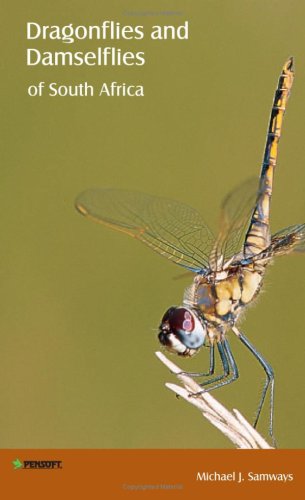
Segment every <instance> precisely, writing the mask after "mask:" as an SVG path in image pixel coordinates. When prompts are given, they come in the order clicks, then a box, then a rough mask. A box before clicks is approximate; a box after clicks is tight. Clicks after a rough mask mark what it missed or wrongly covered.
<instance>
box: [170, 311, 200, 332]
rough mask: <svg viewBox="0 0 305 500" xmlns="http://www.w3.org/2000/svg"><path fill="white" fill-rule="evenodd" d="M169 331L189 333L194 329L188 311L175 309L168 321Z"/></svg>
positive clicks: (191, 316) (191, 317)
mask: <svg viewBox="0 0 305 500" xmlns="http://www.w3.org/2000/svg"><path fill="white" fill-rule="evenodd" d="M169 324H170V326H171V330H173V331H175V330H176V331H177V330H182V331H184V332H186V333H191V332H192V331H193V330H194V328H195V319H194V317H193V315H192V313H191V312H190V311H188V310H187V309H185V308H184V307H180V308H179V309H176V310H175V311H174V312H173V313H172V315H171V318H170V319H169Z"/></svg>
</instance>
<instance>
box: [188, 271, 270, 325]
mask: <svg viewBox="0 0 305 500" xmlns="http://www.w3.org/2000/svg"><path fill="white" fill-rule="evenodd" d="M262 280H263V271H262V270H261V269H259V270H258V269H257V268H254V267H251V266H247V267H244V266H239V267H236V268H234V269H230V270H227V271H221V272H215V273H211V274H210V275H208V276H199V275H198V276H196V277H195V279H194V282H193V284H192V285H191V286H190V287H188V288H187V289H186V290H185V293H184V300H183V304H184V305H185V306H186V307H190V308H192V309H194V310H196V311H197V313H198V315H200V316H201V317H202V319H203V320H205V321H206V323H207V325H208V326H212V327H213V328H215V327H217V326H219V329H220V330H221V331H226V330H228V329H230V328H231V327H232V326H233V325H234V324H235V323H236V321H237V320H238V318H239V316H240V314H241V313H242V312H243V310H244V308H245V307H246V306H247V305H248V304H250V303H251V302H252V301H253V300H254V299H255V298H256V297H257V295H258V293H259V291H260V289H261V286H262Z"/></svg>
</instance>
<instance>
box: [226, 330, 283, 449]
mask: <svg viewBox="0 0 305 500" xmlns="http://www.w3.org/2000/svg"><path fill="white" fill-rule="evenodd" d="M232 330H233V332H234V333H235V335H237V337H238V338H239V339H240V340H241V342H242V343H243V344H244V345H245V346H246V347H247V348H248V349H249V351H250V352H251V353H252V354H253V355H254V356H255V358H256V359H257V360H258V362H259V363H260V365H261V366H262V367H263V369H264V371H265V373H266V380H265V384H264V387H263V390H262V394H261V399H260V402H259V405H258V409H257V411H256V415H255V420H254V424H253V427H254V428H255V427H256V426H257V423H258V420H259V417H260V414H261V411H262V408H263V405H264V402H265V399H266V395H267V391H268V388H269V386H270V415H269V434H270V436H271V438H272V439H273V442H274V443H275V439H274V435H273V408H274V372H273V369H272V367H271V365H270V364H269V363H268V362H267V361H266V360H265V359H264V358H263V356H262V355H261V354H260V353H259V352H258V351H257V350H256V348H255V347H254V346H253V345H252V344H251V342H249V340H248V339H247V337H246V336H245V335H244V334H243V333H242V332H240V331H239V330H238V329H237V328H236V327H233V328H232Z"/></svg>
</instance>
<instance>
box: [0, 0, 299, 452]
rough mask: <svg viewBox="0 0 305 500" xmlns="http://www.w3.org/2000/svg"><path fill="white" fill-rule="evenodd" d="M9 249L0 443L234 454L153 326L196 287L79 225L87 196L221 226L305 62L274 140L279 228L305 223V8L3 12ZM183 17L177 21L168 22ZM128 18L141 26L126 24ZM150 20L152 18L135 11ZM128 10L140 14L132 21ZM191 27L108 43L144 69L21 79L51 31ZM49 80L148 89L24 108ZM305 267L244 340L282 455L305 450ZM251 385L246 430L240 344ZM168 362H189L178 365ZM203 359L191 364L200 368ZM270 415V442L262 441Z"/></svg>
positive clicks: (271, 294)
mask: <svg viewBox="0 0 305 500" xmlns="http://www.w3.org/2000/svg"><path fill="white" fill-rule="evenodd" d="M4 7H5V15H4V16H3V15H2V23H3V27H2V35H4V40H3V42H2V49H3V54H2V58H1V68H2V93H1V101H2V120H1V122H2V127H3V131H2V134H1V138H2V152H3V154H2V158H3V160H2V162H1V164H2V167H1V196H0V199H1V242H2V243H1V246H0V252H1V256H0V259H1V260H0V263H1V264H0V276H1V280H0V303H1V309H0V323H1V325H0V332H1V333H0V398H1V412H0V442H1V446H2V447H4V448H6V447H8V448H10V447H31V448H36V447H37V448H42V447H54V448H55V447H59V448H118V447H128V448H142V447H143V448H150V447H151V448H163V447H164V448H175V447H176V448H184V447H187V448H223V447H230V443H229V442H228V441H227V440H226V439H225V438H224V437H223V436H222V435H221V434H220V433H219V432H218V431H217V430H215V429H214V428H213V427H211V425H210V424H208V423H207V422H206V421H204V420H203V419H202V417H201V415H200V413H199V412H197V411H196V410H195V409H194V408H192V407H190V406H189V405H187V404H185V403H184V402H183V401H180V400H177V399H176V398H175V397H174V395H173V394H172V393H170V392H169V391H168V390H167V389H166V388H165V387H164V383H165V382H166V381H173V380H174V378H173V376H172V375H171V374H170V373H168V372H167V370H166V369H165V367H164V366H163V365H161V363H160V362H159V361H158V360H157V359H156V357H155V355H154V351H155V350H157V349H159V345H158V342H157V339H156V329H157V327H158V324H159V321H160V318H161V316H162V314H163V313H164V311H165V310H166V309H167V307H169V306H170V305H172V304H177V303H179V302H180V301H181V298H182V294H183V289H184V287H185V286H187V285H188V284H189V279H188V278H186V279H184V280H183V279H182V280H180V281H175V280H174V278H175V277H176V276H177V275H178V274H179V273H180V269H179V268H178V267H175V266H173V265H172V264H170V263H168V262H167V261H166V260H165V259H162V258H160V257H158V256H157V255H154V254H153V252H150V251H149V250H148V249H146V248H145V247H144V246H142V245H141V244H138V243H137V242H135V241H133V240H132V239H128V238H127V237H125V236H124V235H121V234H119V233H115V232H112V231H109V230H107V229H106V228H103V227H99V226H97V225H95V224H93V223H89V222H88V221H86V220H85V219H83V218H82V217H81V216H80V215H79V214H78V213H77V212H76V211H75V209H74V207H73V202H74V198H75V196H76V195H77V194H78V193H79V192H80V191H82V190H83V189H85V188H87V187H94V186H101V187H103V186H105V187H117V188H128V189H136V190H140V191H144V192H148V193H152V194H156V195H160V196H167V197H172V198H176V199H178V200H183V201H185V202H187V203H189V204H191V205H193V206H194V207H196V208H197V209H199V210H201V211H202V212H203V214H204V217H205V219H206V220H208V221H210V222H211V225H212V226H213V225H215V223H216V221H217V213H218V207H219V204H220V201H221V199H222V198H223V197H224V196H225V194H226V193H227V191H228V190H229V189H231V188H232V187H233V186H234V185H236V184H238V183H239V182H241V181H242V180H243V179H245V178H247V177H249V176H251V175H257V174H258V172H259V169H260V163H261V158H262V151H263V146H264V141H265V133H266V128H267V121H268V117H269V112H270V106H271V102H272V97H273V91H274V89H275V86H276V83H277V78H278V75H279V73H280V70H281V67H282V65H283V63H284V62H285V60H286V58H287V57H288V56H290V55H294V56H295V59H296V80H295V84H294V88H293V94H292V97H291V100H290V102H289V107H288V108H289V109H288V112H287V115H286V119H285V123H284V133H283V137H282V140H281V147H280V157H279V168H278V171H277V176H276V185H275V188H276V189H275V192H274V198H273V212H272V222H273V228H274V230H277V229H279V228H281V227H283V226H286V225H289V224H293V223H299V222H304V221H305V200H304V187H305V167H304V158H305V141H304V140H302V139H301V138H302V137H303V136H304V134H305V122H304V115H305V32H304V18H305V4H304V3H303V2H300V1H297V0H294V1H290V2H286V1H284V0H282V1H280V0H278V1H275V0H270V1H268V2H266V1H263V0H256V1H255V2H250V1H245V0H231V1H218V0H214V1H206V0H204V1H201V0H200V1H199V0H198V1H193V2H188V1H186V0H184V1H182V0H175V1H173V0H168V1H167V2H164V1H162V2H161V1H147V2H143V1H131V2H129V1H128V2H126V1H119V0H117V1H114V2H111V3H110V2H109V1H107V2H106V1H100V0H99V1H97V0H86V2H83V1H77V0H75V1H73V2H70V1H69V2H68V1H58V0H55V1H53V2H52V3H46V2H41V1H34V0H29V1H28V2H26V3H20V2H17V1H14V0H13V1H10V2H7V1H5V2H4ZM165 9H166V11H175V12H176V14H172V15H166V14H162V11H164V10H165ZM131 11H133V12H134V15H130V12H131ZM141 12H142V15H141V14H140V13H141ZM128 13H129V14H128ZM105 19H110V20H115V21H119V22H120V23H121V24H132V25H137V24H140V25H144V28H145V32H146V33H149V29H150V27H151V26H152V25H154V24H162V25H163V24H175V25H179V24H182V23H183V22H184V21H185V20H188V21H189V24H190V37H189V40H188V41H179V40H176V41H163V42H160V41H159V42H158V41H155V42H151V41H150V39H149V37H148V36H146V38H145V39H144V40H141V41H138V42H126V41H125V42H111V43H108V45H112V46H117V47H120V48H122V49H123V50H124V49H125V50H136V51H137V50H144V51H145V56H146V64H145V66H143V67H131V68H127V67H114V68H111V67H108V68H103V67H91V68H90V67H83V68H82V67H79V68H77V67H72V68H71V67H68V68H61V67H59V68H55V67H41V66H39V67H30V68H28V67H26V64H25V51H26V47H30V46H33V47H37V48H39V47H40V48H41V50H76V49H77V48H78V50H92V49H94V48H95V47H97V46H99V45H101V46H102V45H106V44H103V42H101V43H98V42H90V41H89V42H79V43H78V44H74V45H68V44H62V43H60V42H53V43H50V42H48V41H38V42H35V43H33V42H32V43H30V42H27V41H26V36H25V26H26V22H27V21H35V22H38V23H40V24H47V25H51V24H56V25H65V24H69V23H71V22H72V23H74V24H75V25H78V24H81V25H89V24H100V23H101V22H102V21H103V20H105ZM39 81H45V82H47V83H49V82H60V83H63V84H69V83H70V84H71V83H72V84H73V83H79V82H83V81H88V83H91V84H93V85H97V86H98V85H99V84H100V83H102V82H111V81H118V82H127V83H143V84H144V86H145V94H146V95H145V97H144V98H127V97H126V98H115V97H113V98H107V97H103V98H99V97H97V96H96V97H93V98H91V97H87V98H85V97H83V98H81V97H79V98H72V97H70V98H51V97H48V96H44V97H42V98H30V97H29V96H28V95H27V87H28V86H29V85H30V84H33V83H36V82H39ZM304 276H305V255H304V256H295V257H293V256H291V257H287V258H280V259H279V260H278V261H277V262H276V265H275V266H274V267H272V268H271V269H270V270H269V273H268V276H267V279H266V286H265V293H264V294H262V295H261V298H260V299H259V301H258V303H257V305H256V306H255V307H254V308H252V309H250V310H249V311H248V314H247V317H246V320H245V321H244V323H243V329H244V331H245V333H246V334H247V335H248V336H249V338H250V339H251V340H252V341H253V342H254V343H255V345H256V346H257V348H258V349H259V350H260V351H261V352H262V353H264V355H265V357H266V358H267V359H268V360H269V361H270V363H271V364H272V366H273V367H274V370H275V373H276V412H275V431H276V436H277V440H278V443H279V446H280V447H286V448H293V447H304V444H305V424H304V410H305V405H304V381H303V377H304V369H303V366H304V360H305V356H304V352H303V347H302V346H303V332H304V328H305V327H304V300H305V279H304ZM231 340H232V347H233V350H234V353H235V356H236V359H237V361H238V364H239V368H240V373H241V378H240V380H239V381H238V382H237V383H235V384H232V385H231V386H229V387H226V388H223V389H221V390H219V391H218V392H217V397H218V398H219V400H220V401H221V402H223V403H224V404H225V405H227V406H228V407H229V408H235V407H237V408H239V410H240V411H241V412H242V413H243V414H244V415H245V416H246V417H247V418H249V419H250V420H251V419H252V417H253V416H254V412H255V409H256V406H257V403H258V400H259V389H260V388H261V387H262V384H263V373H262V371H261V369H260V368H259V367H258V366H257V363H256V362H255V360H253V359H252V358H251V356H250V355H249V354H248V353H247V352H246V350H245V349H244V348H243V346H241V345H239V343H238V341H237V340H236V339H235V338H233V335H231ZM173 360H174V361H178V362H179V359H177V358H173ZM207 364H208V354H207V352H203V353H201V354H200V355H199V356H197V357H196V359H194V360H189V361H182V360H180V365H181V366H183V367H184V368H185V369H189V370H195V369H203V368H205V367H206V366H207ZM266 410H267V409H265V413H264V418H263V419H262V422H261V425H260V430H261V432H262V433H263V434H264V435H266V434H267V411H266Z"/></svg>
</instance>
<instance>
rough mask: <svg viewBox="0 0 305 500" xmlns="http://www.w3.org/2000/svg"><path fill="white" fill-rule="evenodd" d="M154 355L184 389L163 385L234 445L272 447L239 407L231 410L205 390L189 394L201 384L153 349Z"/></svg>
mask: <svg viewBox="0 0 305 500" xmlns="http://www.w3.org/2000/svg"><path fill="white" fill-rule="evenodd" d="M156 356H157V357H158V358H159V360H160V361H162V363H164V364H165V366H167V368H168V369H169V370H170V371H171V372H172V373H174V374H175V375H176V376H177V378H178V379H179V381H180V382H182V384H183V385H184V388H183V387H181V386H180V385H176V384H171V383H167V384H165V385H166V387H168V389H170V390H172V391H173V392H175V393H176V394H177V395H178V396H180V397H182V398H183V399H184V400H185V401H187V402H188V403H190V404H192V405H194V406H195V407H196V408H198V409H199V410H200V411H201V412H202V415H203V416H204V417H205V418H206V419H207V420H208V421H209V422H211V424H213V425H214V426H215V427H217V429H219V430H220V431H221V432H222V433H223V434H224V435H225V436H226V437H227V438H228V439H230V440H231V441H232V443H233V444H234V445H235V447H236V448H242V449H272V446H270V445H269V444H268V443H267V441H266V440H265V439H264V438H263V437H262V436H261V435H260V434H259V433H258V432H257V431H256V430H255V429H254V427H252V425H250V424H249V422H247V420H246V419H245V418H244V417H243V416H242V415H241V413H240V412H239V411H238V410H233V411H232V412H230V411H229V410H227V409H226V408H225V407H224V406H223V405H222V404H221V403H219V402H218V401H217V399H215V398H214V397H213V396H212V395H211V394H210V393H208V392H204V393H202V394H200V395H199V396H196V397H192V396H191V394H192V393H198V392H200V391H201V390H202V387H201V386H200V385H198V384H197V383H196V382H195V381H194V380H193V379H192V378H191V377H189V376H188V375H183V374H181V372H182V370H181V369H180V368H179V367H178V366H177V365H175V364H174V363H173V362H172V361H170V360H169V359H168V358H167V357H166V356H164V354H162V353H161V352H156Z"/></svg>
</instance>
